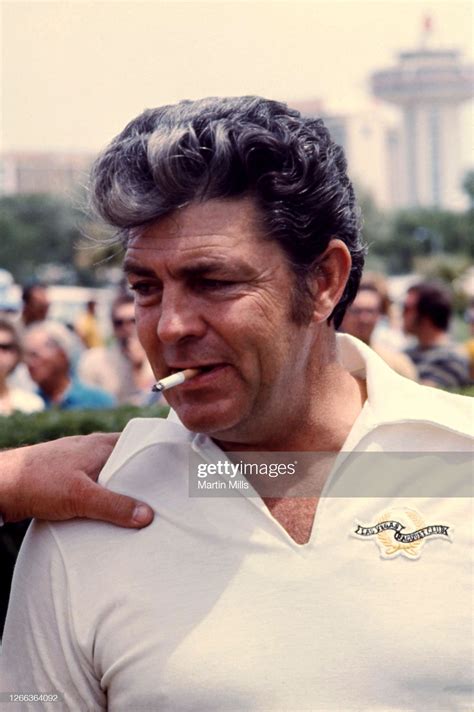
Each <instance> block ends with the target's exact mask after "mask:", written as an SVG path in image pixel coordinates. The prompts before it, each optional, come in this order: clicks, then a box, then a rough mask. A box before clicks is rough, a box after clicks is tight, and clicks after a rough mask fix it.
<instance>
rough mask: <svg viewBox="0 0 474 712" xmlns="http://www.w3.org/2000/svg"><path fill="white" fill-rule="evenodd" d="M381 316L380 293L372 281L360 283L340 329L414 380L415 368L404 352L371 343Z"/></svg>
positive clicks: (397, 370)
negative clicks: (369, 347)
mask: <svg viewBox="0 0 474 712" xmlns="http://www.w3.org/2000/svg"><path fill="white" fill-rule="evenodd" d="M381 316H382V295H381V294H380V292H379V290H378V289H377V287H376V286H375V284H372V283H369V282H368V283H362V284H361V285H360V287H359V291H358V292H357V294H356V297H355V299H354V301H353V302H352V304H351V305H350V306H349V307H348V309H347V311H346V313H345V315H344V319H343V321H342V327H341V328H342V330H343V331H344V332H345V333H346V334H351V335H352V336H355V337H356V338H357V339H360V340H361V341H363V342H364V344H367V345H368V346H371V347H372V348H373V349H374V351H375V352H376V353H377V354H378V355H379V356H381V357H382V358H383V360H384V361H385V362H386V363H388V365H389V366H391V368H393V369H394V371H396V372H397V373H399V374H400V375H401V376H405V378H411V379H412V380H416V369H415V367H414V366H413V364H412V363H411V361H410V359H409V358H408V357H407V356H405V355H404V354H402V353H400V352H398V351H395V350H394V349H389V348H387V347H386V346H381V345H380V344H372V335H373V333H374V330H375V327H376V326H377V323H378V322H379V320H380V318H381Z"/></svg>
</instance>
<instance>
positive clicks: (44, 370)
mask: <svg viewBox="0 0 474 712" xmlns="http://www.w3.org/2000/svg"><path fill="white" fill-rule="evenodd" d="M25 362H26V365H27V366H28V371H29V372H30V376H31V378H32V379H33V381H35V383H37V384H38V385H39V386H40V387H43V386H47V385H49V384H51V383H53V382H54V381H55V379H58V378H62V377H64V376H65V375H67V373H68V371H69V364H68V360H67V357H66V355H65V354H64V351H63V350H62V349H60V348H59V346H57V345H56V343H55V342H54V341H52V340H51V339H50V338H49V336H47V335H46V334H42V333H41V332H34V333H32V334H28V335H27V336H26V338H25Z"/></svg>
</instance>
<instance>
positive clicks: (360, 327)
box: [342, 289, 381, 344]
mask: <svg viewBox="0 0 474 712" xmlns="http://www.w3.org/2000/svg"><path fill="white" fill-rule="evenodd" d="M380 307H381V304H380V296H379V295H378V294H377V292H373V291H372V290H368V289H362V290H361V291H360V292H358V294H357V296H356V298H355V299H354V301H353V302H352V304H351V306H350V307H349V309H348V310H347V311H346V313H345V316H344V320H343V322H342V328H343V330H344V331H345V332H346V333H348V334H352V336H355V337H357V338H358V339H360V340H361V341H364V343H366V344H369V343H370V338H371V336H372V332H373V330H374V329H375V326H376V324H377V321H378V320H379V317H380Z"/></svg>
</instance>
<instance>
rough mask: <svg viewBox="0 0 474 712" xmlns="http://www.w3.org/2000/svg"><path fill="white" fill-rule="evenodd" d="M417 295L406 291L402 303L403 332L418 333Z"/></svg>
mask: <svg viewBox="0 0 474 712" xmlns="http://www.w3.org/2000/svg"><path fill="white" fill-rule="evenodd" d="M417 305H418V295H417V293H416V292H407V295H406V297H405V301H404V303H403V331H404V332H405V334H412V335H415V336H416V334H417V333H418V325H419V318H418V310H417Z"/></svg>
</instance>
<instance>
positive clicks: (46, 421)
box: [0, 405, 169, 449]
mask: <svg viewBox="0 0 474 712" xmlns="http://www.w3.org/2000/svg"><path fill="white" fill-rule="evenodd" d="M168 410H169V409H168V407H167V406H152V407H149V408H136V407H134V406H129V405H124V406H120V407H119V408H114V409H113V410H66V411H64V410H46V411H44V412H43V413H35V414H34V415H24V414H23V413H15V414H14V415H10V416H9V417H8V418H1V417H0V449H5V448H11V447H19V446H21V445H34V444H35V443H41V442H45V441H46V440H55V439H56V438H61V437H63V436H65V435H88V434H89V433H96V432H107V433H111V432H119V431H120V430H123V428H124V427H125V425H126V424H127V423H128V421H129V420H131V419H132V418H139V417H142V418H164V417H166V415H167V413H168Z"/></svg>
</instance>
